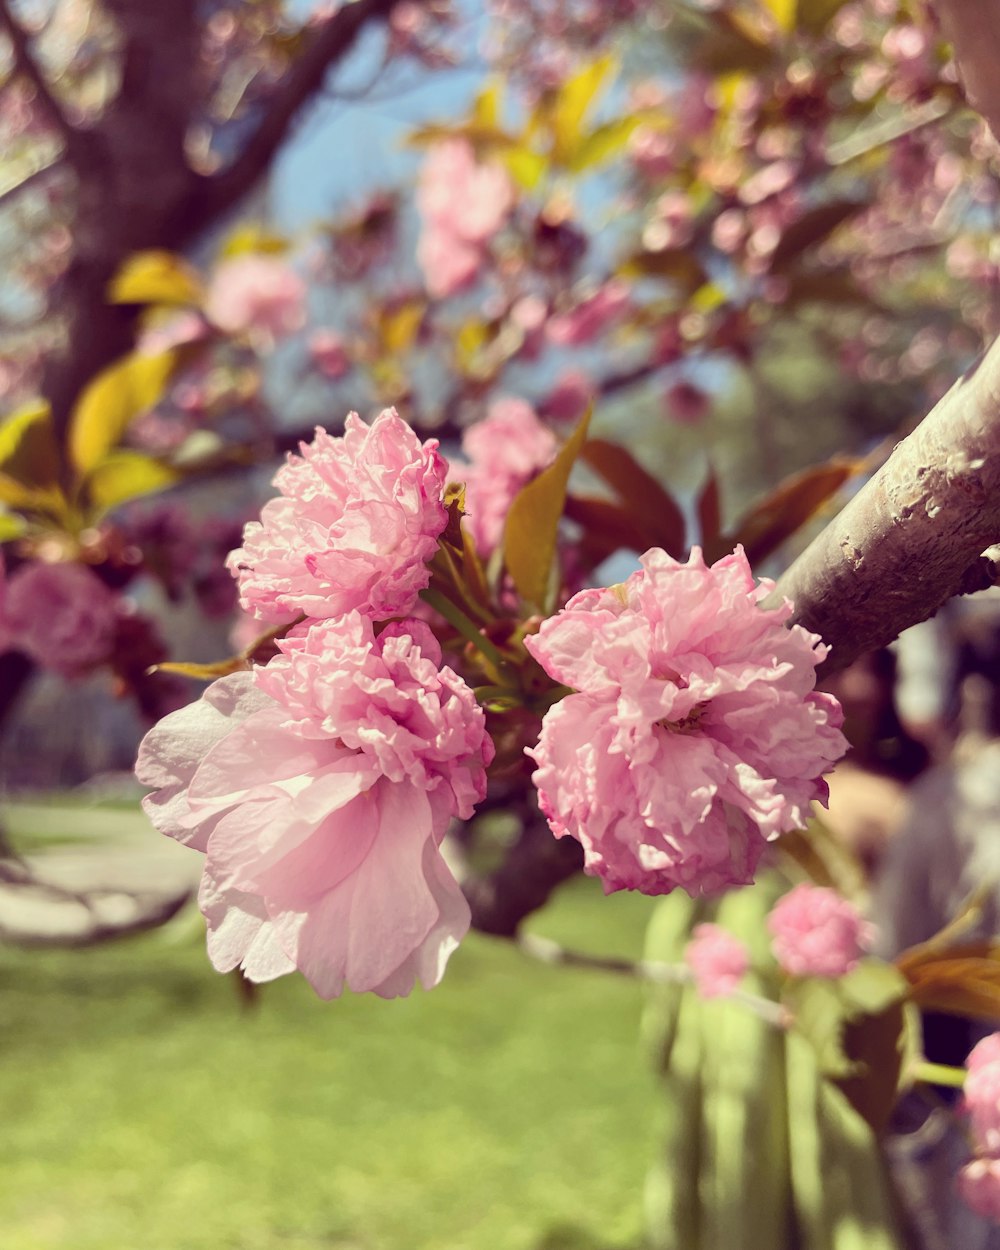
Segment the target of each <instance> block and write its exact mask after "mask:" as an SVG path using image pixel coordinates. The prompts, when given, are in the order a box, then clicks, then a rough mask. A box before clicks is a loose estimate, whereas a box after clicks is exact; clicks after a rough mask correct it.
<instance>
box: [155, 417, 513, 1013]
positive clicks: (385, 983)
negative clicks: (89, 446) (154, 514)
mask: <svg viewBox="0 0 1000 1250" xmlns="http://www.w3.org/2000/svg"><path fill="white" fill-rule="evenodd" d="M444 473H445V466H444V461H443V460H442V459H441V457H440V456H439V455H438V453H437V449H436V443H434V442H433V441H429V442H427V443H424V444H421V443H420V442H419V441H418V440H417V439H416V438H415V436H414V435H413V434H412V432H411V431H410V430H409V428H408V427H406V426H405V425H404V424H403V422H401V421H400V420H399V418H398V417H397V416H396V414H395V413H394V412H391V411H387V412H384V413H382V415H381V416H380V417H378V418H377V419H376V420H375V422H374V423H373V424H372V426H371V427H370V428H369V427H368V426H366V425H365V424H364V423H363V422H362V421H360V420H359V419H358V418H357V417H356V416H353V415H352V416H351V417H349V418H348V420H347V428H346V433H345V435H344V436H343V437H342V438H334V437H331V436H330V435H329V434H327V433H325V432H324V431H322V430H320V431H317V434H316V438H315V440H314V441H313V443H311V444H310V445H308V446H303V447H302V449H301V456H292V457H290V458H289V462H288V464H287V465H286V466H285V468H283V469H282V470H281V471H280V472H279V474H278V476H277V478H276V485H278V487H279V489H280V490H281V495H280V496H279V497H278V498H276V499H273V500H271V501H270V503H268V504H266V505H265V507H264V510H263V513H262V518H261V521H260V522H259V523H258V522H252V523H251V524H250V525H248V526H247V528H246V531H245V532H244V538H243V547H242V548H241V549H240V550H239V551H236V552H234V553H232V556H231V557H230V567H231V568H232V570H233V572H234V573H235V575H236V576H237V578H238V579H239V582H240V588H241V593H242V596H243V602H244V605H245V606H246V607H247V609H248V610H250V611H252V612H254V613H256V615H257V616H258V617H260V618H261V619H264V620H277V621H289V620H291V619H294V618H295V617H296V616H301V617H304V618H305V619H303V620H301V621H300V623H298V624H296V625H295V626H294V627H293V628H292V629H290V631H289V632H288V633H287V634H286V636H285V637H284V638H283V639H281V641H280V642H279V643H278V647H279V654H278V655H277V656H276V657H274V658H273V659H272V660H271V661H270V662H268V663H267V664H266V665H264V666H262V667H258V668H254V669H252V670H251V671H248V672H238V673H235V674H233V675H231V676H229V677H225V678H222V679H221V680H220V681H217V682H215V683H214V684H213V685H212V686H210V687H209V689H208V690H207V691H206V692H205V694H204V696H203V697H202V698H201V699H200V700H199V701H198V702H197V703H195V704H194V705H192V706H190V707H187V708H184V709H182V710H181V711H179V712H176V713H174V714H172V715H171V716H168V717H167V718H166V719H165V720H163V721H162V722H161V723H160V724H159V725H158V726H157V727H156V728H154V729H153V730H152V731H151V732H150V733H149V734H148V735H147V737H146V739H145V740H144V742H143V744H142V748H141V751H140V755H139V762H138V766H137V772H138V776H139V778H140V780H141V781H143V782H144V783H145V784H146V785H148V786H150V787H152V788H153V791H154V792H153V793H152V794H151V795H149V796H148V797H147V799H146V801H145V803H146V810H147V811H148V813H149V815H150V817H151V819H152V821H153V823H154V824H155V825H156V826H157V827H158V828H159V829H160V830H162V832H164V833H166V834H169V835H170V836H172V837H175V838H177V839H178V840H179V841H181V842H184V843H186V844H188V845H190V846H193V847H195V848H196V849H198V850H200V851H202V852H203V853H204V854H205V856H206V863H205V870H204V875H203V878H202V887H201V892H200V904H201V908H202V911H203V913H204V915H205V917H206V919H207V921H208V929H209V938H208V947H209V954H210V956H211V959H212V962H213V963H214V964H215V966H216V967H217V968H219V969H220V970H223V971H225V970H229V969H232V968H235V967H241V968H242V969H243V971H244V974H245V975H246V976H247V977H248V978H249V979H250V980H253V981H267V980H270V979H272V978H273V977H277V976H280V975H282V974H283V973H286V972H290V971H292V970H293V969H295V968H298V969H300V970H301V971H302V972H303V973H304V974H305V976H306V977H307V978H308V980H309V981H310V983H311V984H312V985H313V986H314V988H315V989H316V991H317V992H318V993H319V994H320V995H322V996H323V997H326V998H330V997H334V996H336V995H338V994H340V993H341V992H342V990H343V989H344V988H345V986H346V987H348V988H350V989H352V990H357V991H361V990H372V991H374V992H375V993H377V994H380V995H382V996H384V997H392V996H395V995H398V994H406V993H409V991H410V990H411V989H412V988H413V985H414V983H415V981H417V980H419V981H420V982H421V983H422V984H423V985H424V986H427V987H429V986H432V985H436V984H437V982H438V981H439V980H440V978H441V976H442V974H443V972H444V967H445V964H446V962H447V960H448V957H449V955H450V953H451V952H452V950H454V948H455V946H456V945H457V944H458V942H459V941H460V940H461V938H462V937H463V935H464V934H465V932H466V930H467V929H468V926H469V909H468V906H467V904H466V902H465V899H464V897H463V895H462V892H461V890H460V888H459V886H458V884H457V882H456V881H455V879H454V877H453V876H452V874H451V872H450V871H449V869H448V867H447V865H446V864H445V861H444V859H443V858H442V855H441V850H440V845H441V841H442V839H443V837H444V834H445V832H446V830H447V827H448V824H449V822H450V821H451V820H452V819H453V818H455V817H458V818H460V819H466V818H468V817H469V816H471V815H472V811H473V808H474V806H475V804H476V803H477V802H478V801H479V800H480V799H481V798H482V797H483V794H484V793H485V787H486V774H485V768H486V765H487V764H488V763H489V762H490V760H491V758H492V755H493V744H492V742H491V740H490V738H489V736H488V735H487V733H486V728H485V717H484V714H483V712H482V709H481V708H480V707H479V705H478V704H477V703H476V700H475V697H474V695H473V693H472V690H471V689H470V688H469V687H468V686H467V685H466V683H465V682H464V681H463V680H462V678H461V677H459V676H458V674H457V673H455V672H453V671H452V670H451V669H450V668H448V667H446V666H444V665H443V664H442V655H441V648H440V646H439V644H438V642H437V640H436V638H435V637H434V635H433V634H432V633H431V631H430V630H429V629H428V627H427V626H426V625H425V624H424V623H422V622H420V621H417V620H413V619H410V620H406V619H404V620H394V621H392V622H389V623H388V624H381V623H382V622H385V620H386V618H387V617H389V616H399V615H401V614H403V613H405V612H406V611H407V610H408V609H410V608H411V607H412V606H413V604H414V601H415V599H416V596H417V594H418V592H419V591H420V589H421V588H422V587H424V586H426V585H427V581H428V576H429V575H428V572H427V570H426V568H425V567H424V566H425V562H426V561H427V560H428V559H429V558H430V556H431V555H432V554H433V552H434V550H435V547H436V544H437V538H438V535H439V534H440V532H441V530H442V529H443V527H444V524H445V520H446V513H445V509H444V505H443V503H442V493H443V488H444Z"/></svg>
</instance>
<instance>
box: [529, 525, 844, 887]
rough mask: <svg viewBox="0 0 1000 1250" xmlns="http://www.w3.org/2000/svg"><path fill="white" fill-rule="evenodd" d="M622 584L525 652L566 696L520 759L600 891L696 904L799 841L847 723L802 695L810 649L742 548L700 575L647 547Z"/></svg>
mask: <svg viewBox="0 0 1000 1250" xmlns="http://www.w3.org/2000/svg"><path fill="white" fill-rule="evenodd" d="M640 565H641V568H640V570H639V571H638V572H636V573H634V574H633V575H632V576H631V577H630V578H629V579H628V580H627V581H626V582H624V583H623V584H621V585H619V586H613V587H611V588H609V589H606V590H584V591H581V592H580V593H579V594H577V595H575V596H574V597H573V598H572V599H570V601H569V603H568V604H567V605H566V607H565V608H564V609H563V611H561V612H560V613H559V614H558V615H556V616H555V617H552V618H551V619H550V620H548V621H545V622H543V624H542V626H541V629H540V630H539V632H538V634H537V635H535V636H534V637H529V638H528V639H526V640H525V645H526V646H527V647H528V649H529V650H530V652H531V654H532V655H533V656H534V657H535V659H537V660H538V662H539V663H540V664H541V665H542V667H543V668H544V669H545V671H546V672H547V673H548V674H549V676H550V677H552V678H553V679H554V680H555V681H558V682H563V683H565V684H566V685H568V686H571V687H574V688H575V690H576V691H577V692H578V693H574V694H571V695H568V696H567V697H566V698H564V699H563V700H562V701H561V702H560V703H557V704H556V705H555V706H554V707H553V708H551V709H550V710H549V711H548V712H547V713H546V716H545V719H544V722H543V725H542V731H541V735H540V737H539V741H538V745H537V746H536V747H534V748H533V749H530V750H529V751H528V754H529V755H531V756H532V757H533V758H534V760H535V762H536V764H537V766H538V767H537V769H536V771H535V773H534V775H533V779H534V782H535V785H536V786H537V787H538V792H539V799H540V803H541V807H542V810H543V812H544V813H545V815H546V817H547V818H548V821H549V825H550V827H551V829H552V831H553V833H554V834H555V835H556V837H565V836H567V835H568V836H571V837H575V838H577V839H578V840H579V841H580V842H581V843H582V845H583V848H584V855H585V867H586V871H587V872H589V873H591V874H592V875H596V876H599V877H601V879H602V880H603V882H604V888H605V890H606V891H607V892H608V893H610V892H611V891H613V890H620V889H638V890H642V891H643V892H644V893H647V894H663V893H667V892H668V891H670V890H672V889H674V888H675V887H676V886H682V887H683V888H684V889H686V890H687V891H688V892H689V893H691V894H693V895H699V894H707V893H712V892H715V891H718V890H721V889H724V888H725V887H726V886H730V885H743V884H746V883H748V882H750V881H751V880H752V879H753V874H754V870H755V869H756V867H757V864H758V861H759V860H760V857H761V855H762V854H763V851H764V847H765V845H766V843H767V842H768V841H769V840H770V839H771V838H774V837H776V836H777V835H778V834H779V833H781V832H783V831H785V830H789V829H795V828H800V827H801V826H802V825H803V824H805V822H806V820H807V819H808V811H809V804H810V802H812V800H814V799H820V800H825V798H826V796H827V786H826V783H825V781H824V780H823V774H824V773H826V772H827V771H828V770H829V769H830V768H831V767H832V765H833V764H834V762H835V761H836V760H837V759H838V758H839V757H840V756H841V755H842V754H843V752H844V750H845V748H846V745H847V744H846V741H845V739H844V737H843V735H842V734H841V732H840V724H841V720H842V714H841V711H840V706H839V704H838V703H837V701H836V700H835V699H834V698H833V697H832V696H830V695H827V694H821V693H817V692H815V691H814V690H813V686H814V682H815V671H814V670H815V666H816V665H817V664H818V663H819V662H820V661H821V660H822V659H823V658H824V656H825V655H826V648H825V647H824V646H823V645H822V643H821V642H820V640H819V638H818V637H817V636H816V635H814V634H810V633H808V632H807V631H806V630H804V629H802V628H801V627H800V626H792V627H791V628H790V629H788V628H786V627H785V622H786V621H787V619H788V617H789V615H790V613H791V610H792V608H791V605H790V604H789V603H788V602H786V603H784V604H783V605H782V606H779V607H775V608H768V609H765V608H762V607H761V605H760V600H761V599H762V598H764V597H765V596H766V595H767V594H769V593H770V590H771V585H770V583H767V582H764V583H762V584H761V585H759V586H758V585H755V584H754V579H753V575H752V573H751V571H750V566H749V564H748V563H747V560H746V556H745V555H744V554H743V551H742V549H741V548H737V550H736V551H735V552H734V553H733V554H732V555H729V556H726V557H725V558H724V559H722V560H719V561H718V562H717V563H716V564H714V565H712V566H711V567H710V568H709V567H708V566H707V565H706V564H705V561H704V559H703V557H702V554H701V551H700V550H699V549H698V548H695V549H694V551H693V552H692V553H691V557H690V559H689V560H688V561H687V563H686V564H682V563H680V562H678V561H677V560H675V559H673V558H672V557H671V556H668V555H667V554H666V553H665V552H664V551H661V550H659V549H657V548H654V549H652V550H650V551H647V552H646V554H645V555H644V556H643V557H642V558H641V560H640Z"/></svg>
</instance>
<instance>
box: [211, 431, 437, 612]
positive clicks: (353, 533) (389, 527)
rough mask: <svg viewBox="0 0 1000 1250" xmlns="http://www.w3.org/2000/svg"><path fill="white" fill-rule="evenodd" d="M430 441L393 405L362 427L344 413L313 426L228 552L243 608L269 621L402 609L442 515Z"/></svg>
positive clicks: (419, 585) (423, 576) (422, 577)
mask: <svg viewBox="0 0 1000 1250" xmlns="http://www.w3.org/2000/svg"><path fill="white" fill-rule="evenodd" d="M437 446H438V444H437V440H436V439H428V440H427V441H426V442H424V443H421V442H420V440H419V439H418V438H417V436H416V435H415V434H414V433H413V431H412V430H411V429H410V427H409V426H408V425H407V424H406V422H405V421H402V420H401V419H400V418H399V417H398V416H397V415H396V412H395V410H394V409H392V408H387V409H386V410H385V411H384V412H382V413H381V414H380V415H379V416H378V417H376V419H375V421H374V422H373V423H372V425H371V426H370V427H369V426H367V425H366V424H365V423H364V422H363V421H362V420H361V419H360V417H358V415H357V414H356V413H351V414H350V415H349V416H348V418H347V421H346V423H345V426H344V434H343V436H342V437H334V436H333V435H331V434H328V433H327V432H326V431H325V430H322V429H317V431H316V437H315V438H314V439H313V441H312V442H311V443H308V444H307V443H303V444H302V445H301V447H300V451H301V455H299V456H296V455H294V454H293V455H289V457H288V462H287V464H285V465H284V466H283V467H282V468H281V469H279V470H278V473H277V475H276V476H275V479H274V484H275V486H277V488H278V490H279V491H280V492H281V493H280V494H279V495H278V496H277V498H275V499H270V500H268V502H267V503H266V504H265V505H264V507H263V509H262V510H261V517H260V520H259V521H251V522H250V523H249V524H248V525H247V527H246V529H245V530H244V532H243V546H242V547H240V548H238V549H237V550H236V551H233V552H231V553H230V555H229V559H228V561H227V564H228V567H229V569H230V570H231V571H232V573H233V575H234V576H235V577H236V578H237V580H238V582H239V588H240V603H241V604H242V606H243V608H244V610H245V611H247V612H250V613H251V614H252V615H254V616H256V617H257V618H258V619H259V620H263V621H272V622H282V621H289V620H292V619H294V617H295V616H296V615H298V614H299V613H304V614H305V615H306V616H310V617H329V616H340V615H342V614H343V613H344V612H349V611H352V610H354V609H357V610H359V611H361V612H365V613H367V614H369V615H371V616H373V617H375V618H385V617H389V616H397V615H400V614H402V613H405V612H407V611H408V610H409V609H410V608H411V607H412V605H413V602H414V600H415V599H416V597H417V595H418V594H419V593H420V591H421V590H423V589H424V587H425V586H426V585H427V583H428V581H429V580H430V575H429V573H428V571H427V569H426V567H425V564H426V561H428V560H429V559H430V558H431V556H432V555H433V554H434V551H435V548H436V546H437V540H438V536H439V535H440V533H441V532H442V530H443V529H444V527H445V524H446V522H447V519H448V518H447V512H446V510H445V507H444V504H443V503H442V495H443V491H444V486H445V479H446V476H447V463H446V461H445V460H444V459H443V458H442V457H441V456H440V455H439V454H438V450H437Z"/></svg>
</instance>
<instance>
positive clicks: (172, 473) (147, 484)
mask: <svg viewBox="0 0 1000 1250" xmlns="http://www.w3.org/2000/svg"><path fill="white" fill-rule="evenodd" d="M179 478H180V474H179V473H178V472H177V470H176V469H173V468H171V467H170V466H169V465H166V464H164V463H163V462H162V461H160V460H154V459H153V458H152V456H145V455H143V454H142V452H138V451H113V452H111V453H109V454H108V455H107V456H105V457H104V459H103V460H102V461H101V462H100V464H98V465H95V466H94V468H93V469H92V470H91V472H90V475H89V477H88V478H87V490H88V493H89V495H90V499H91V502H92V503H93V504H94V506H95V507H97V508H99V509H101V510H102V511H108V510H109V509H111V508H115V507H117V506H118V505H119V504H122V503H125V502H126V500H129V499H137V498H138V497H139V496H140V495H151V494H153V493H154V492H155V491H158V490H165V489H166V487H168V486H172V485H173V484H174V483H175V482H176V481H178V479H179Z"/></svg>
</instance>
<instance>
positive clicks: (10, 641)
mask: <svg viewBox="0 0 1000 1250" xmlns="http://www.w3.org/2000/svg"><path fill="white" fill-rule="evenodd" d="M0 610H2V615H3V619H2V621H0V635H2V639H3V642H4V643H5V644H6V646H7V647H10V648H13V649H14V650H16V651H23V652H24V653H25V655H28V656H30V657H31V659H32V660H34V661H35V663H36V664H38V665H39V666H40V667H42V668H49V669H52V670H53V671H54V672H56V673H61V674H62V675H63V676H65V677H74V676H77V675H78V674H80V673H83V672H85V671H86V670H87V669H89V668H93V667H94V666H95V665H96V664H100V663H102V662H103V661H104V660H106V659H107V658H108V656H109V655H110V654H111V651H112V648H113V645H114V638H115V630H116V626H117V622H118V600H117V598H116V596H115V593H114V591H112V590H111V589H109V587H108V586H107V585H106V584H105V583H104V582H102V581H101V579H100V578H99V577H98V576H97V574H96V573H93V572H91V570H90V569H88V568H86V567H85V566H84V565H82V564H43V563H41V562H34V563H31V564H22V565H21V567H20V568H19V569H17V570H16V571H15V572H14V573H13V574H12V575H11V577H10V578H9V580H8V581H7V584H6V590H5V593H4V595H3V599H2V609H0Z"/></svg>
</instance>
